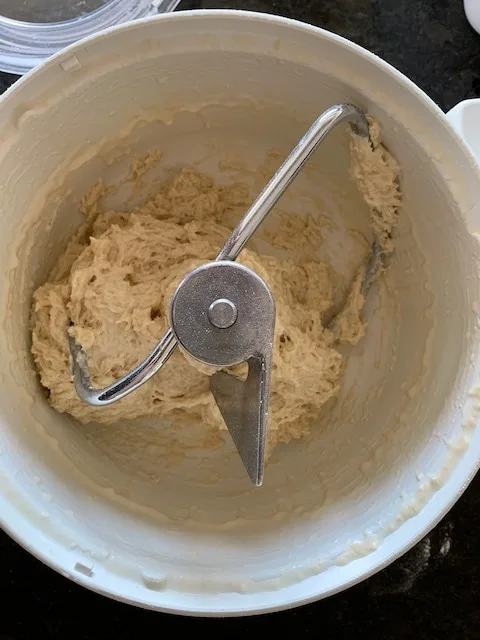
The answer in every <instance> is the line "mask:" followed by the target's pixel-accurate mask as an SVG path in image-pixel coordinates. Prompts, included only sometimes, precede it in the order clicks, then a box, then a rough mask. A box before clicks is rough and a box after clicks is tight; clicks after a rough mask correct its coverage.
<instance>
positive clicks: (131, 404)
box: [32, 125, 400, 450]
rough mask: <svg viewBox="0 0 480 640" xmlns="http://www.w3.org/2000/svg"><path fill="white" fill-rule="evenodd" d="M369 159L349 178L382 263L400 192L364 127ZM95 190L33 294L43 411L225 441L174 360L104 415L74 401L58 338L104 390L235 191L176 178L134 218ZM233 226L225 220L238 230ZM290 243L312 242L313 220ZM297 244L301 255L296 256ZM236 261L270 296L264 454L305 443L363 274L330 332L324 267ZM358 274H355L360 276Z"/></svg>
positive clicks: (361, 158)
mask: <svg viewBox="0 0 480 640" xmlns="http://www.w3.org/2000/svg"><path fill="white" fill-rule="evenodd" d="M372 142H373V148H372V146H371V145H370V144H369V143H368V142H367V141H362V140H360V139H357V138H355V139H354V142H353V143H352V148H351V150H352V175H353V178H354V179H355V180H356V181H357V184H358V186H359V188H360V189H361V191H362V193H363V195H364V197H365V200H366V202H367V204H368V205H369V207H370V209H371V211H372V221H373V227H374V231H375V233H378V234H379V235H380V236H381V237H382V239H383V240H384V245H385V250H386V251H390V250H391V245H390V244H389V243H390V236H391V230H392V227H393V226H394V224H395V221H396V216H397V209H398V206H399V204H400V193H399V189H398V183H397V175H398V167H397V164H396V163H395V161H394V160H393V158H391V156H390V154H388V152H386V151H385V150H384V149H383V147H381V145H380V138H379V134H378V135H377V129H375V125H372ZM102 189H103V187H102V185H101V184H99V185H96V186H95V187H93V188H92V189H91V190H90V192H89V193H88V194H87V195H86V196H85V198H84V200H83V208H84V213H85V215H86V222H85V224H84V225H83V227H81V228H80V230H79V231H78V232H77V233H76V235H75V236H74V237H73V238H72V240H71V241H70V243H69V245H68V247H67V249H66V251H65V253H64V254H63V256H62V257H61V258H60V260H59V261H58V263H57V265H56V266H55V268H54V269H53V271H52V273H51V274H50V276H49V278H48V280H47V282H46V283H45V284H44V285H42V286H41V287H39V288H38V289H37V291H36V292H35V294H34V302H33V311H32V323H33V343H32V353H33V356H34V359H35V363H36V366H37V368H38V371H39V374H40V379H41V382H42V384H43V386H44V387H46V388H47V389H48V390H49V401H50V403H51V404H52V406H53V407H54V408H55V409H57V410H58V411H60V412H66V413H69V414H71V415H72V416H74V417H75V418H77V419H78V420H79V421H81V422H83V423H87V422H91V421H93V422H100V423H107V424H108V423H114V422H116V421H118V420H121V419H132V418H138V417H141V416H143V417H144V416H159V417H168V418H173V419H174V420H176V421H181V422H182V423H183V424H202V425H204V427H205V430H206V432H210V433H212V432H218V431H220V430H224V429H225V425H224V422H223V419H222V417H221V415H220V412H219V410H218V408H217V405H216V403H215V401H214V399H213V396H212V395H211V393H210V391H209V376H208V373H209V372H205V367H198V366H195V365H194V364H193V363H192V361H191V360H190V359H187V357H185V356H184V355H183V354H182V352H181V351H179V350H178V349H177V350H176V352H175V353H174V354H173V356H172V358H171V359H170V361H169V363H168V364H167V365H166V366H165V367H164V368H163V369H162V370H161V371H160V372H159V373H158V374H157V375H156V376H154V377H153V378H152V379H151V380H150V381H149V382H147V383H146V384H145V385H143V386H142V387H140V388H139V389H138V390H137V391H135V392H134V393H132V394H130V395H129V396H127V397H126V398H124V399H123V400H121V401H119V402H117V403H115V404H112V405H109V406H108V407H102V408H97V407H92V406H90V405H88V404H85V403H84V402H82V401H81V400H80V399H79V398H78V396H77V394H76V392H75V389H74V386H73V383H72V376H71V373H70V362H69V350H68V344H67V338H66V336H67V330H68V327H69V325H70V322H72V323H73V326H72V328H71V329H70V332H71V334H72V335H73V336H74V337H75V338H76V340H77V341H78V342H79V343H80V344H81V345H82V346H83V348H84V349H85V351H86V352H87V355H88V362H89V368H90V372H91V374H92V380H93V384H94V385H95V386H98V387H103V386H105V385H108V384H110V383H112V382H113V381H114V380H116V379H118V378H119V377H121V376H123V375H124V374H126V373H127V372H129V371H131V370H132V369H133V368H135V366H137V365H138V364H139V362H140V361H141V360H142V359H144V358H145V357H146V356H147V355H148V354H149V353H150V352H151V351H152V349H153V348H154V346H155V345H156V344H157V342H158V340H159V339H160V338H161V337H162V336H163V334H164V332H165V330H166V329H167V327H168V324H169V321H168V309H169V303H170V299H171V296H172V294H173V292H174V290H175V287H176V285H177V284H178V282H179V281H180V279H181V278H182V277H183V276H184V275H185V274H186V273H187V272H189V271H191V270H192V269H193V268H194V267H196V266H198V265H200V264H202V263H204V262H206V261H208V260H212V259H214V258H215V257H216V255H217V253H218V249H219V247H220V246H222V244H223V243H224V241H225V240H226V238H227V237H228V235H229V233H230V229H229V228H227V227H226V226H224V223H223V221H224V220H225V219H226V218H230V217H231V214H232V212H235V211H236V210H237V209H238V210H239V211H245V207H246V205H247V204H248V193H247V190H246V187H245V186H244V185H232V186H220V185H218V184H215V182H214V181H213V180H212V179H211V178H210V177H209V176H206V175H203V174H199V173H197V172H196V171H194V170H192V169H188V168H186V169H183V170H182V171H180V172H179V173H178V174H177V175H176V176H175V177H174V178H173V179H171V180H169V181H168V182H166V183H165V184H164V185H163V186H162V187H161V188H160V189H159V191H158V192H157V193H156V195H155V196H153V197H151V198H150V199H149V200H148V201H147V202H145V204H143V205H142V206H140V207H138V208H137V209H135V210H134V211H133V212H123V211H106V212H104V211H101V209H100V208H99V206H98V202H99V200H100V197H101V195H102ZM240 215H241V214H240V213H239V214H238V215H237V219H238V218H239V216H240ZM292 224H293V225H294V226H295V233H296V239H295V242H298V234H302V233H304V234H305V238H307V237H310V236H311V229H309V228H308V227H309V225H310V226H311V224H312V221H311V220H308V221H306V222H304V223H303V226H302V223H299V221H298V220H294V217H293V216H292ZM299 246H300V245H299ZM239 262H241V263H243V264H245V265H247V266H249V267H251V268H252V269H253V270H254V271H256V272H257V273H258V274H259V275H260V276H261V277H262V278H264V279H265V281H266V282H267V283H268V284H269V286H270V287H271V289H272V292H273V295H274V297H275V300H276V308H277V318H276V328H275V343H274V357H273V372H272V386H271V399H270V420H269V448H270V450H271V448H272V447H273V446H274V445H275V444H276V443H277V442H289V441H290V440H292V439H294V438H300V437H302V436H303V435H305V434H307V433H308V432H309V427H310V425H311V423H312V422H313V421H314V420H315V418H316V416H317V415H318V412H319V410H320V408H321V407H322V405H324V404H325V403H326V402H327V401H328V400H329V399H330V398H332V397H334V396H335V395H336V394H337V393H338V391H339V389H340V385H341V381H342V372H343V357H342V355H341V354H340V352H339V350H338V346H339V343H341V342H350V343H355V342H357V341H358V340H359V339H360V337H361V336H362V335H363V333H364V331H365V328H364V321H363V319H362V317H361V310H362V307H363V303H364V300H363V297H362V296H361V294H360V292H359V286H358V282H359V278H361V275H360V274H361V271H359V275H357V278H356V279H355V282H354V283H353V285H352V288H351V291H350V295H349V297H348V301H347V306H348V313H344V314H343V320H342V322H343V324H342V331H341V332H340V334H339V333H338V332H336V334H335V335H334V334H333V333H332V332H331V331H330V330H329V329H328V328H326V327H324V326H323V324H322V319H323V317H324V315H325V314H326V312H328V310H329V309H330V308H331V307H332V305H333V301H334V297H335V288H336V287H335V283H336V274H335V273H334V272H333V271H332V269H331V267H330V266H329V265H327V264H325V263H323V262H319V261H315V260H313V259H311V258H310V259H308V256H307V258H305V257H304V256H302V255H301V253H300V252H299V255H298V257H296V259H295V260H279V259H277V258H275V257H272V256H267V255H258V254H257V253H256V252H255V251H253V250H251V249H245V250H244V251H242V253H241V255H240V258H239ZM362 268H363V267H362Z"/></svg>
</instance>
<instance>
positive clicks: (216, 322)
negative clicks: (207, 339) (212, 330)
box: [208, 298, 237, 329]
mask: <svg viewBox="0 0 480 640" xmlns="http://www.w3.org/2000/svg"><path fill="white" fill-rule="evenodd" d="M208 319H209V320H210V322H211V323H212V324H213V326H214V327H217V329H228V328H229V327H231V326H232V324H234V323H235V320H236V319H237V307H236V306H235V305H234V304H233V302H232V301H231V300H227V299H226V298H218V300H215V301H214V302H212V304H211V305H210V306H209V307H208Z"/></svg>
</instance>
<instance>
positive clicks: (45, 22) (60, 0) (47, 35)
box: [0, 0, 180, 75]
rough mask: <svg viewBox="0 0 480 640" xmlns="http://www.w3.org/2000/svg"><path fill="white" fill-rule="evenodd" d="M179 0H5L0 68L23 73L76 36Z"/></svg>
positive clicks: (1, 3) (0, 13) (0, 1)
mask: <svg viewBox="0 0 480 640" xmlns="http://www.w3.org/2000/svg"><path fill="white" fill-rule="evenodd" d="M179 2H180V0H15V1H12V0H0V70H1V71H7V72H8V73H15V74H20V75H21V74H24V73H26V72H27V71H30V69H33V67H35V66H37V65H38V64H40V63H41V62H43V61H44V60H45V59H46V58H48V57H49V56H51V55H52V54H53V53H56V52H57V51H58V50H59V49H62V48H63V47H66V46H68V45H70V44H72V43H73V42H75V41H77V40H80V39H81V38H85V37H87V36H90V35H92V34H94V33H96V32H98V31H101V30H102V29H106V28H107V27H112V26H114V25H116V24H121V23H123V22H128V21H131V20H137V19H138V18H143V17H145V16H149V15H155V14H157V13H167V12H169V11H173V10H174V9H175V7H176V6H177V5H178V3H179Z"/></svg>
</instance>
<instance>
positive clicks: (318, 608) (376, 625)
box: [0, 0, 480, 640]
mask: <svg viewBox="0 0 480 640" xmlns="http://www.w3.org/2000/svg"><path fill="white" fill-rule="evenodd" d="M479 1H480V0H479ZM462 5H463V3H462V1H461V0H417V1H416V2H415V1H412V0H230V1H229V0H184V1H183V2H182V4H181V5H180V7H179V9H191V8H194V9H202V8H217V9H219V8H231V9H246V10H252V11H253V10H255V11H263V12H268V13H277V14H280V15H284V16H287V17H291V18H295V19H297V20H303V21H305V22H310V23H312V24H315V25H318V26H321V27H325V28H326V29H329V30H331V31H334V32H335V33H338V34H340V35H343V36H345V37H347V38H349V39H351V40H353V41H354V42H356V43H358V44H360V45H362V46H364V47H366V48H367V49H370V50H371V51H373V52H374V53H376V54H378V55H380V56H381V57H382V58H384V59H385V60H387V61H388V62H390V63H391V64H393V65H394V66H395V67H397V68H398V69H399V70H400V71H402V72H404V73H405V74H406V75H407V76H409V77H410V78H411V79H412V80H413V81H414V82H416V83H417V84H418V85H419V86H420V87H421V88H422V89H424V90H425V91H426V93H428V94H429V95H430V96H431V97H432V98H433V99H434V100H435V101H436V102H437V103H438V104H439V105H440V106H441V107H442V108H443V109H449V108H451V107H452V106H453V105H455V104H456V103H457V102H459V101H460V100H463V99H465V98H470V97H476V96H477V97H480V35H477V34H476V33H474V32H473V30H472V29H470V27H469V25H468V23H467V21H466V19H465V16H464V14H463V6H462ZM14 80H15V78H12V77H11V76H7V75H6V74H1V73H0V91H3V90H5V89H6V87H7V86H8V85H9V84H11V83H12V82H13V81H14ZM479 524H480V476H479V475H477V477H476V479H475V480H474V481H473V482H472V484H471V485H470V487H469V488H468V489H467V491H466V492H465V494H464V495H463V496H462V497H461V498H460V500H459V502H458V503H457V505H456V506H455V507H454V508H453V509H452V510H451V512H450V513H449V514H448V515H447V516H446V517H445V518H444V519H443V520H442V521H441V522H440V524H439V525H437V527H436V528H435V529H434V530H433V531H432V532H431V533H430V534H429V535H428V536H427V537H425V538H424V539H423V540H422V541H421V542H420V543H419V544H417V545H416V546H415V547H414V548H413V549H412V550H411V551H410V552H408V553H407V554H406V555H405V556H404V557H403V558H401V559H400V560H398V561H396V562H395V563H394V564H393V565H391V566H390V567H388V568H387V569H385V570H384V571H382V572H380V573H378V574H377V575H375V576H373V577H372V578H370V579H369V580H367V581H365V582H364V583H362V584H360V585H357V586H356V587H353V588H352V589H350V590H348V591H347V592H344V593H342V594H339V595H336V596H334V597H332V598H329V599H328V600H324V601H321V602H318V603H315V604H311V605H308V606H305V607H301V608H299V609H295V610H292V611H289V612H283V613H277V614H270V615H266V616H259V617H255V618H244V619H236V620H235V619H225V620H205V619H192V618H180V617H174V616H169V615H166V614H159V613H153V612H148V611H143V610H140V609H135V608H133V607H129V606H127V605H123V604H120V603H118V602H113V601H111V600H108V599H106V598H104V597H102V596H99V595H96V594H94V593H91V592H89V591H87V590H85V589H82V588H81V587H79V586H77V585H75V584H73V583H71V582H69V581H68V580H66V579H65V578H63V577H62V576H60V575H58V574H56V573H54V572H53V571H51V570H50V569H48V568H46V567H45V566H43V565H42V564H41V563H40V562H38V561H37V560H35V559H34V558H33V557H31V556H30V555H29V554H28V553H27V552H26V551H24V550H23V549H21V548H20V547H19V546H18V545H17V544H15V543H14V542H13V541H12V540H10V538H8V536H7V535H6V534H3V533H2V532H0V593H1V595H2V606H1V609H0V640H38V639H39V638H45V640H67V639H68V640H77V639H78V640H80V639H81V640H93V639H101V640H110V639H112V640H113V639H115V640H130V639H134V638H135V639H138V638H139V637H140V638H141V637H146V636H147V634H148V636H149V637H150V636H152V635H153V634H155V633H158V634H160V633H162V634H164V633H168V632H172V631H174V632H175V633H179V632H181V631H186V632H194V633H199V632H201V631H206V632H207V633H208V634H214V633H230V632H239V631H243V632H246V633H267V632H268V631H270V632H274V633H276V632H277V630H278V631H279V630H283V631H284V632H285V633H287V634H288V633H294V634H295V635H296V636H299V637H314V636H321V637H324V638H330V637H332V638H340V639H341V640H343V639H357V638H358V639H361V638H369V640H376V639H388V640H403V639H404V638H405V639H406V638H408V639H410V638H412V637H415V639H416V640H423V639H428V640H442V639H443V638H446V639H448V640H457V639H458V640H476V639H477V638H479V639H480V605H479V602H480V598H479V591H480V589H479V585H480V566H479V559H480V536H479V534H478V531H479Z"/></svg>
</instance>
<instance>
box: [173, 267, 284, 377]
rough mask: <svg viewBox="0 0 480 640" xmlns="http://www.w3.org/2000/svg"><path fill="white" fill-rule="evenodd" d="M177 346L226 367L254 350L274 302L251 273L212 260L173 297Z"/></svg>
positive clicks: (270, 319) (264, 332)
mask: <svg viewBox="0 0 480 640" xmlns="http://www.w3.org/2000/svg"><path fill="white" fill-rule="evenodd" d="M170 312H171V321H172V329H173V332H174V334H175V337H176V338H177V340H178V343H179V345H180V346H181V347H182V348H183V350H184V351H186V352H187V353H188V354H189V355H191V356H193V357H194V358H196V359H197V360H200V361H201V362H205V363H206V364H211V365H214V366H220V367H229V366H231V365H234V364H239V363H240V362H245V361H246V360H248V358H250V357H251V356H252V355H254V354H255V353H257V352H259V345H263V342H264V336H265V335H268V336H270V334H271V332H272V331H271V326H273V325H272V323H274V322H275V302H274V301H273V297H272V294H271V292H270V289H269V288H268V286H267V285H266V283H265V282H264V281H263V280H262V279H261V278H260V276H258V275H257V274H256V273H255V272H254V271H252V270H251V269H249V268H248V267H245V266H244V265H241V264H237V263H236V262H232V261H231V260H217V261H215V262H209V263H207V264H204V265H202V266H201V267H198V268H197V269H194V271H191V272H190V273H189V274H188V275H187V276H185V278H184V279H183V280H182V282H181V283H180V284H179V286H178V288H177V290H176V291H175V293H174V295H173V298H172V306H171V310H170Z"/></svg>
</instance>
